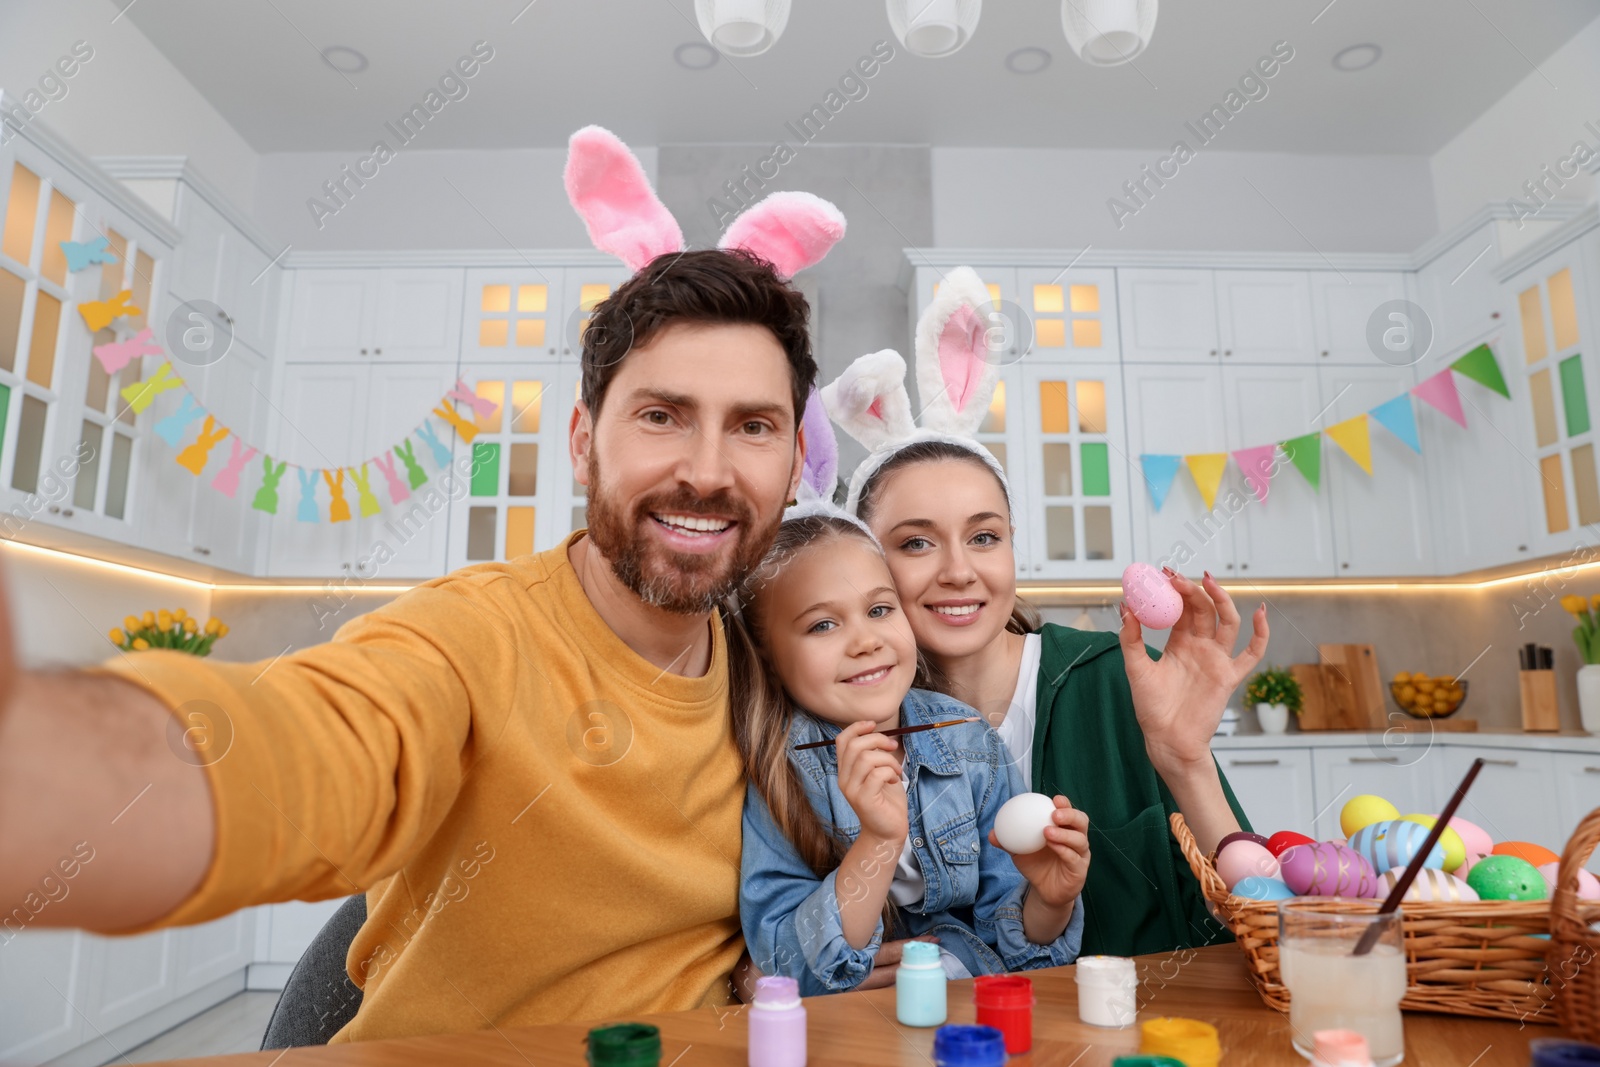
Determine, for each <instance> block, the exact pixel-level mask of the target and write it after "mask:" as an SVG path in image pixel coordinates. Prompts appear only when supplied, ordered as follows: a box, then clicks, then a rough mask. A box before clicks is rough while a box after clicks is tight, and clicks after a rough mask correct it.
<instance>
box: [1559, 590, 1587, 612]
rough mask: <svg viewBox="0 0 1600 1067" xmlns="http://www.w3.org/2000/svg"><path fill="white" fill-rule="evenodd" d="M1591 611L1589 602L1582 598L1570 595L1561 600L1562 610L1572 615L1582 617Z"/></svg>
mask: <svg viewBox="0 0 1600 1067" xmlns="http://www.w3.org/2000/svg"><path fill="white" fill-rule="evenodd" d="M1588 609H1589V601H1588V600H1587V599H1586V598H1584V597H1581V596H1577V595H1575V594H1569V595H1567V596H1564V597H1562V598H1561V610H1563V611H1565V612H1568V613H1569V614H1572V615H1582V614H1583V613H1584V612H1585V611H1587V610H1588Z"/></svg>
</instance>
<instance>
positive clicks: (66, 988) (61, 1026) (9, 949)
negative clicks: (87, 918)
mask: <svg viewBox="0 0 1600 1067" xmlns="http://www.w3.org/2000/svg"><path fill="white" fill-rule="evenodd" d="M89 936H90V935H88V934H84V933H80V932H79V931H77V930H49V929H25V930H21V931H20V932H17V933H15V934H13V933H11V932H10V931H9V930H7V931H5V933H3V934H0V938H3V939H4V940H3V942H0V1062H5V1063H8V1064H18V1065H22V1064H35V1063H43V1062H45V1061H46V1060H50V1059H54V1058H55V1057H56V1056H59V1055H61V1054H62V1053H63V1052H66V1051H68V1050H70V1049H73V1048H76V1047H77V1046H78V1045H80V1044H82V1043H83V1041H84V1040H86V1037H88V1036H93V1035H92V1034H88V1033H87V1027H86V1025H85V1024H84V1022H83V1017H82V1016H81V1015H80V1014H79V1010H81V1009H82V1007H83V1006H84V995H85V988H84V987H85V985H86V984H87V981H88V971H87V969H86V966H85V962H86V961H85V959H84V956H85V952H86V946H87V941H88V938H89ZM75 1006H76V1009H77V1010H75Z"/></svg>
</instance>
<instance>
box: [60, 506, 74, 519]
mask: <svg viewBox="0 0 1600 1067" xmlns="http://www.w3.org/2000/svg"><path fill="white" fill-rule="evenodd" d="M61 514H62V515H64V516H65V517H67V518H69V519H70V518H72V509H71V508H62V509H61Z"/></svg>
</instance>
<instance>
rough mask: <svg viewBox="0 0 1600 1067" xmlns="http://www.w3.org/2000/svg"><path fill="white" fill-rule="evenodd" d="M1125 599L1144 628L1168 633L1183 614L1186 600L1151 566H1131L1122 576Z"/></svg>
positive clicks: (1135, 564)
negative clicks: (1169, 628)
mask: <svg viewBox="0 0 1600 1067" xmlns="http://www.w3.org/2000/svg"><path fill="white" fill-rule="evenodd" d="M1122 599H1123V600H1125V601H1127V603H1128V610H1129V611H1131V612H1133V617H1134V618H1136V619H1138V620H1139V623H1140V624H1141V625H1143V626H1148V627H1150V629H1152V630H1165V629H1167V628H1168V627H1169V626H1171V625H1172V624H1173V623H1175V622H1177V621H1178V616H1180V615H1182V614H1183V597H1181V596H1179V595H1178V591H1177V590H1176V589H1174V588H1172V581H1171V580H1170V579H1169V578H1168V577H1167V576H1166V575H1165V574H1162V573H1161V571H1159V570H1157V569H1156V568H1155V567H1152V566H1151V565H1150V564H1148V563H1130V564H1128V569H1127V570H1125V571H1123V572H1122Z"/></svg>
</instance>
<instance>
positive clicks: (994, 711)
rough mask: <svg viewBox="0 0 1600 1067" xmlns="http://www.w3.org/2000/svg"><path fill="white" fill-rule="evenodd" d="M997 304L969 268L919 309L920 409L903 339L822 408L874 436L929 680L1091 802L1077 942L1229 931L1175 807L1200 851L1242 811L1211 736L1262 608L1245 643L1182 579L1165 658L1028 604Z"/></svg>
mask: <svg viewBox="0 0 1600 1067" xmlns="http://www.w3.org/2000/svg"><path fill="white" fill-rule="evenodd" d="M988 307H989V298H988V293H987V290H986V288H985V286H984V285H983V283H982V281H981V280H980V279H979V278H978V276H977V275H976V274H975V273H973V272H972V271H971V270H970V269H968V268H965V267H961V268H957V269H956V270H953V271H951V272H949V274H947V275H946V276H945V277H944V279H943V280H942V281H941V283H940V287H939V289H938V291H937V292H936V294H935V296H934V299H933V301H932V302H931V303H930V304H929V306H928V308H927V309H926V310H925V311H924V312H923V314H922V316H921V318H920V319H919V320H918V323H917V331H916V362H917V382H918V393H919V395H920V396H921V398H922V401H923V405H924V406H923V410H922V412H921V413H920V415H919V418H918V420H917V423H920V425H918V424H917V423H914V422H913V420H912V416H911V402H910V397H909V394H908V392H907V390H906V387H905V362H904V360H902V359H901V358H900V356H899V355H898V354H897V353H895V352H892V351H888V350H885V351H882V352H876V353H872V354H870V355H866V356H862V357H861V358H859V359H857V360H856V361H855V362H854V363H852V364H851V365H850V366H849V367H848V368H847V369H846V370H845V372H844V373H843V374H842V375H840V377H839V378H838V379H837V380H836V381H834V382H832V383H830V384H829V385H828V386H827V387H825V388H824V389H823V390H822V391H821V392H822V400H823V403H824V405H825V406H826V408H827V410H828V414H829V415H831V416H832V417H833V419H834V420H835V421H836V422H838V423H839V425H840V426H841V427H842V428H843V429H845V430H846V431H847V432H849V433H850V434H851V436H853V437H855V438H856V439H857V440H858V441H860V442H861V443H862V444H863V445H865V446H866V447H867V448H868V449H869V455H868V456H867V458H866V460H865V461H864V462H863V463H862V464H861V465H860V466H859V467H858V468H857V469H856V471H855V473H854V474H853V475H852V477H851V479H850V486H849V495H848V499H847V502H846V508H847V510H850V511H852V512H854V513H855V514H856V515H858V516H859V517H860V518H861V519H863V520H864V521H865V522H866V523H867V524H868V526H869V527H870V528H871V529H872V532H873V534H874V535H876V536H877V538H878V540H879V541H880V542H881V543H882V544H883V547H884V550H885V552H886V553H887V556H888V561H889V569H890V572H891V573H892V574H893V576H894V580H895V584H896V586H897V587H898V590H899V594H900V599H901V601H902V602H903V603H904V605H905V608H906V612H907V615H908V617H909V619H910V622H911V629H912V632H913V634H914V635H915V636H916V639H917V645H918V648H919V649H920V651H921V652H923V653H924V655H925V658H926V659H927V661H928V663H929V666H930V670H929V672H928V673H929V675H930V677H928V678H926V679H923V680H921V681H919V685H922V686H923V687H925V688H930V689H935V690H938V691H941V692H944V693H947V694H948V695H950V696H953V697H956V698H957V699H959V700H962V701H964V702H966V703H968V704H970V705H972V706H973V707H975V708H977V709H978V710H979V711H980V712H981V713H982V714H983V715H984V716H985V717H986V718H987V719H988V720H989V721H990V722H991V723H993V724H994V725H995V727H996V729H998V730H999V731H1000V733H1001V735H1002V737H1003V739H1004V740H1005V741H1006V747H1007V749H1008V750H1009V751H1010V752H1011V754H1012V757H1013V758H1014V759H1016V760H1017V762H1018V764H1019V769H1020V770H1021V771H1022V772H1023V778H1024V780H1026V781H1030V782H1031V783H1032V785H1033V788H1034V789H1035V790H1036V791H1038V792H1041V793H1044V794H1046V795H1048V796H1054V795H1056V794H1058V793H1059V794H1064V795H1065V796H1066V797H1067V798H1068V799H1069V800H1071V802H1072V804H1073V806H1074V807H1077V808H1080V809H1082V810H1083V811H1085V812H1087V813H1088V816H1089V844H1090V849H1091V855H1092V860H1091V862H1090V864H1089V877H1088V883H1087V886H1086V888H1085V890H1084V902H1085V906H1086V910H1087V912H1088V925H1087V928H1086V929H1085V931H1084V939H1083V949H1082V951H1083V953H1084V954H1085V955H1093V954H1111V955H1120V956H1128V955H1137V954H1140V953H1146V952H1160V951H1166V950H1171V949H1174V948H1182V947H1189V946H1195V945H1203V944H1210V943H1212V942H1215V941H1223V940H1227V939H1228V933H1227V930H1226V929H1225V928H1224V927H1223V926H1222V925H1221V924H1220V923H1219V922H1217V921H1216V920H1215V919H1214V918H1213V917H1212V916H1211V914H1210V912H1209V910H1208V909H1207V907H1206V904H1205V900H1204V897H1203V896H1202V894H1201V892H1200V887H1199V885H1198V883H1197V882H1196V881H1195V879H1194V877H1193V875H1192V874H1191V872H1190V871H1189V869H1188V864H1187V863H1186V862H1185V861H1184V859H1183V856H1182V853H1181V852H1180V851H1179V849H1178V846H1177V843H1176V842H1175V841H1174V840H1173V838H1172V834H1171V832H1170V830H1169V828H1168V823H1167V820H1168V816H1169V815H1170V814H1171V813H1172V812H1174V811H1181V812H1182V813H1183V815H1184V818H1185V819H1186V820H1187V822H1188V823H1189V826H1190V828H1191V829H1192V830H1193V832H1194V835H1195V838H1196V841H1197V842H1198V844H1199V846H1200V848H1201V849H1202V850H1204V851H1210V850H1211V849H1213V848H1215V847H1216V844H1217V842H1218V841H1219V840H1221V839H1222V837H1223V836H1224V835H1226V834H1229V833H1232V832H1234V831H1236V830H1239V829H1241V828H1245V827H1247V826H1248V822H1247V820H1246V819H1245V817H1244V813H1243V812H1242V811H1241V810H1240V809H1239V805H1238V802H1237V801H1236V800H1235V799H1234V797H1233V794H1232V792H1231V791H1230V790H1229V789H1228V786H1227V783H1226V781H1225V780H1224V779H1223V777H1222V772H1221V771H1220V770H1219V769H1218V767H1217V764H1216V761H1215V760H1214V759H1213V758H1212V756H1211V748H1210V742H1211V737H1212V735H1213V734H1214V733H1215V732H1216V726H1217V723H1218V722H1219V721H1220V720H1221V716H1222V710H1223V708H1224V706H1225V705H1226V703H1227V700H1228V697H1229V695H1230V694H1231V693H1232V692H1233V691H1234V690H1235V689H1236V688H1237V687H1238V685H1239V683H1240V682H1241V681H1242V680H1243V679H1244V677H1245V676H1246V675H1247V674H1249V673H1250V671H1252V670H1253V669H1254V668H1255V667H1256V665H1257V664H1258V663H1259V662H1260V661H1261V657H1262V655H1263V654H1264V653H1265V652H1266V647H1267V616H1266V605H1265V604H1263V605H1261V606H1260V607H1258V608H1257V609H1256V612H1255V613H1254V615H1253V617H1252V629H1253V634H1252V636H1251V639H1250V642H1249V645H1248V646H1247V647H1246V648H1245V649H1244V651H1243V652H1241V653H1240V654H1239V655H1238V656H1234V655H1233V646H1234V644H1235V641H1236V639H1237V637H1238V634H1239V628H1240V618H1239V613H1238V611H1237V609H1235V607H1234V605H1233V601H1232V599H1231V598H1230V597H1229V596H1228V594H1227V593H1226V592H1224V591H1223V589H1222V587H1221V586H1220V585H1218V584H1217V582H1216V580H1215V579H1213V578H1212V577H1211V576H1210V575H1209V574H1207V575H1206V576H1205V578H1204V580H1203V582H1202V583H1201V584H1200V585H1196V584H1195V583H1193V582H1192V581H1190V580H1188V579H1187V578H1184V577H1182V576H1180V575H1172V581H1173V585H1174V587H1175V588H1176V589H1177V591H1178V593H1179V594H1180V595H1181V596H1182V597H1183V601H1184V610H1183V614H1182V616H1181V617H1180V618H1179V619H1178V621H1177V623H1176V624H1175V625H1174V626H1173V628H1172V632H1171V635H1170V636H1169V638H1168V640H1167V647H1166V651H1165V653H1163V654H1160V655H1153V654H1152V652H1151V650H1148V649H1146V647H1145V645H1144V642H1143V640H1142V639H1141V630H1140V626H1139V623H1138V621H1137V620H1136V619H1134V618H1133V616H1132V614H1131V613H1130V612H1128V611H1126V610H1125V609H1123V610H1122V629H1121V634H1120V640H1119V639H1118V638H1114V637H1113V636H1112V635H1110V634H1105V633H1094V632H1084V631H1078V630H1073V629H1070V628H1067V627H1063V626H1056V625H1044V626H1041V625H1040V619H1039V615H1038V613H1037V612H1036V611H1035V610H1034V609H1032V608H1031V607H1029V606H1028V605H1026V604H1024V603H1021V602H1019V601H1018V600H1017V591H1016V581H1015V575H1016V558H1015V554H1014V550H1013V547H1012V538H1013V534H1014V526H1013V515H1014V508H1013V507H1012V501H1011V491H1010V487H1009V485H1008V484H1007V482H1006V478H1005V472H1004V471H1003V470H1002V469H1001V467H1000V464H999V463H998V462H997V461H996V460H995V458H994V456H993V455H992V454H990V452H989V451H988V449H986V448H985V447H984V446H983V445H982V444H980V443H979V442H978V440H977V439H976V437H975V433H976V431H977V428H978V426H979V425H980V424H981V422H982V419H983V417H984V414H985V412H986V411H987V409H988V406H989V401H990V398H991V397H992V395H993V393H994V386H995V381H996V378H997V370H996V367H995V365H994V363H993V361H992V360H991V358H990V353H989V347H988V342H989V337H988V333H987V331H986V328H985V323H986V322H987V319H986V317H985V314H984V312H985V311H986V309H987V308H988ZM1168 573H1169V574H1170V573H1171V572H1168ZM886 955H887V954H886ZM879 962H880V964H886V963H888V962H890V961H889V960H888V959H886V958H885V957H884V956H880V958H879Z"/></svg>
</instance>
